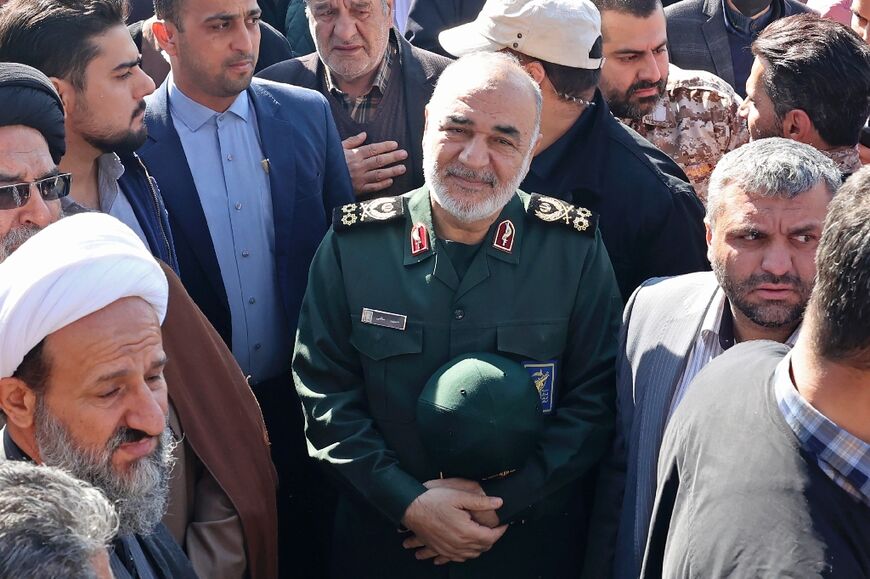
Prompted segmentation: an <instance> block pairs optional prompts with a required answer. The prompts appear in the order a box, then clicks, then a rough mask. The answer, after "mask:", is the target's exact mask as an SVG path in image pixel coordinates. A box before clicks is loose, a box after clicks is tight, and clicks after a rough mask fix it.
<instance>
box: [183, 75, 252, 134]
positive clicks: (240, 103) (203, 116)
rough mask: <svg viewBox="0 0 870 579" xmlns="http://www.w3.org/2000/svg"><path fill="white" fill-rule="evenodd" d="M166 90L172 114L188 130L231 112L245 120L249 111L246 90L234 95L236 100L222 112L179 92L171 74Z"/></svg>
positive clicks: (195, 129) (198, 127)
mask: <svg viewBox="0 0 870 579" xmlns="http://www.w3.org/2000/svg"><path fill="white" fill-rule="evenodd" d="M168 90H169V107H170V109H171V111H172V114H174V115H175V116H176V117H177V118H178V119H179V120H180V121H181V122H182V123H184V125H185V126H186V127H187V128H188V129H189V130H191V131H193V132H196V131H198V130H199V129H201V128H202V126H203V125H205V124H206V123H207V122H209V121H211V120H213V119H215V118H216V117H218V116H220V115H225V114H227V113H232V114H233V115H235V116H237V117H239V118H240V119H242V120H243V121H245V122H247V121H248V118H249V116H250V113H251V108H250V102H249V99H248V91H246V90H245V91H242V92H240V93H239V94H238V96H236V100H234V101H233V104H232V105H230V107H229V108H228V109H227V110H226V112H223V113H219V112H217V111H213V110H212V109H210V108H208V107H207V106H205V105H201V104H199V103H198V102H196V101H195V100H193V99H192V98H190V97H189V96H187V95H186V94H184V93H183V92H181V89H179V88H178V87H177V86H176V85H175V81H174V80H173V79H172V76H170V77H169V86H168Z"/></svg>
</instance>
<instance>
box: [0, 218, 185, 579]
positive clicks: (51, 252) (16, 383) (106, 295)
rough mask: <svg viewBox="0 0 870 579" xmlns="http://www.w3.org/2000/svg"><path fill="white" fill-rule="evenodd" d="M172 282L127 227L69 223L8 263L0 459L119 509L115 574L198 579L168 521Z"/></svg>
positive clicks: (0, 325) (1, 329)
mask: <svg viewBox="0 0 870 579" xmlns="http://www.w3.org/2000/svg"><path fill="white" fill-rule="evenodd" d="M167 300H168V285H167V281H166V276H165V275H164V274H163V271H162V270H161V268H160V265H158V263H157V262H156V261H155V259H154V258H153V257H152V256H151V254H150V253H149V252H148V250H147V249H146V248H145V246H144V245H143V244H142V242H141V241H140V240H139V238H138V237H137V236H136V234H135V233H133V231H132V230H131V229H130V228H128V227H127V226H126V225H123V224H122V223H121V222H119V221H118V220H116V219H115V218H113V217H109V216H107V215H102V214H82V215H76V216H73V217H69V218H67V219H64V220H61V221H59V222H57V223H55V224H53V225H50V226H48V227H46V228H45V229H43V230H42V231H40V232H39V233H36V234H35V235H33V236H32V237H31V238H30V239H29V240H28V241H26V242H25V243H24V244H23V245H22V246H21V247H20V248H18V249H17V250H16V251H15V252H14V253H13V254H12V255H11V256H9V257H8V258H7V259H6V260H5V261H4V262H3V263H2V264H0V343H2V344H3V347H2V349H0V409H2V410H3V412H4V413H5V415H6V419H7V425H6V427H5V428H4V429H3V431H2V438H3V447H2V453H0V460H24V461H33V462H36V463H42V464H47V465H49V466H57V467H61V468H63V469H65V470H67V471H68V472H70V473H71V474H72V475H74V476H76V477H78V478H80V479H82V480H85V481H87V482H90V483H91V484H93V485H94V486H96V487H98V488H100V489H101V490H102V491H103V492H104V493H105V494H106V495H107V496H108V497H109V499H110V500H111V501H112V502H113V503H115V504H116V507H117V509H118V514H119V520H120V526H119V530H118V537H117V539H116V540H115V542H114V549H113V551H112V553H111V559H110V563H111V567H112V572H113V573H114V575H115V577H118V578H126V577H143V578H154V579H161V578H166V579H169V578H186V577H196V574H195V573H194V571H193V568H192V567H191V565H190V562H189V561H188V560H187V558H186V557H185V555H184V553H183V552H182V551H181V549H180V547H179V546H178V545H177V544H176V543H175V542H174V541H173V539H172V538H171V537H170V536H169V534H168V532H167V531H166V529H165V528H164V527H163V525H162V524H161V523H160V520H161V518H162V517H163V514H164V511H165V508H166V501H167V495H168V484H169V474H170V471H171V468H172V459H171V452H172V446H173V444H172V442H171V441H172V435H171V432H170V431H169V429H168V426H167V416H168V400H167V390H166V382H165V380H164V378H163V368H164V366H165V365H166V362H167V358H166V355H165V353H164V352H163V344H162V338H161V332H160V324H161V323H162V322H163V319H164V317H165V315H166V307H167Z"/></svg>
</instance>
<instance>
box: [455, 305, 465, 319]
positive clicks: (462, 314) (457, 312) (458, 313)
mask: <svg viewBox="0 0 870 579" xmlns="http://www.w3.org/2000/svg"><path fill="white" fill-rule="evenodd" d="M453 317H454V318H456V319H457V320H461V319H462V318H464V317H465V310H463V309H461V308H459V309H455V310H453Z"/></svg>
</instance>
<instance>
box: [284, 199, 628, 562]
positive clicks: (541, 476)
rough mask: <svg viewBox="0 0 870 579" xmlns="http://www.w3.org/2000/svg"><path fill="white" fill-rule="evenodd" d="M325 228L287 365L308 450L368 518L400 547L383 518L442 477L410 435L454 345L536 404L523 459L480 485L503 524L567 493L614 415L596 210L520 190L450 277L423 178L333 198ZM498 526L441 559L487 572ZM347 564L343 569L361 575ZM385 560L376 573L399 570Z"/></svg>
mask: <svg viewBox="0 0 870 579" xmlns="http://www.w3.org/2000/svg"><path fill="white" fill-rule="evenodd" d="M530 206H531V207H530ZM334 225H335V230H333V231H330V232H329V233H327V235H326V237H325V238H324V240H323V243H322V245H321V246H320V249H319V250H318V252H317V254H316V256H315V257H314V261H313V262H312V265H311V271H310V276H309V284H308V289H307V292H306V295H305V299H304V301H303V304H302V311H301V315H300V319H299V333H298V339H297V346H296V352H295V355H294V361H293V373H294V379H295V381H296V388H297V391H298V393H299V395H300V398H301V400H302V404H303V406H304V409H305V414H306V436H307V438H308V442H309V450H310V452H311V453H312V455H313V456H314V457H315V458H316V459H318V460H320V461H322V462H323V463H326V464H327V465H329V466H330V467H331V468H332V469H334V471H335V472H337V473H338V475H339V476H340V478H341V479H342V480H343V481H344V482H346V483H347V484H349V487H350V489H352V492H351V493H349V495H350V496H352V497H353V499H354V500H357V499H362V502H363V503H365V504H366V505H369V506H370V507H371V509H372V512H374V511H377V512H378V513H380V515H382V517H381V518H380V523H382V524H383V525H384V526H385V527H387V528H389V529H390V533H391V534H390V533H386V531H385V532H384V533H385V534H384V541H385V542H390V541H392V542H394V544H395V547H396V548H397V549H398V551H397V553H398V554H397V555H396V556H397V557H401V556H403V555H404V553H401V540H402V536H401V535H398V534H397V533H396V530H395V529H396V528H397V527H399V526H400V525H401V522H400V521H401V519H402V517H403V515H404V512H405V510H406V509H407V507H408V506H409V505H410V504H411V502H412V501H413V500H414V499H415V498H416V497H417V496H418V495H420V494H421V493H423V492H424V491H425V490H426V489H425V487H424V486H423V484H422V483H423V482H425V481H427V480H430V479H435V478H439V474H440V473H439V472H438V470H437V469H436V468H435V467H434V466H433V465H432V464H431V463H430V462H429V460H428V459H427V457H426V455H425V452H424V450H423V447H422V445H421V442H420V439H419V437H418V435H417V433H416V428H415V412H416V406H417V398H418V396H419V394H420V391H421V390H422V389H423V387H424V385H425V384H426V381H427V380H428V378H429V377H430V376H431V375H432V374H433V373H434V372H435V371H436V370H437V369H438V368H439V367H440V366H441V365H442V364H444V363H445V362H447V361H448V360H450V359H452V358H454V357H455V356H457V355H459V354H463V353H470V352H494V353H498V354H501V355H504V356H507V357H509V358H512V359H514V360H517V361H519V362H520V363H523V364H524V365H525V366H526V367H527V369H528V370H529V372H530V373H531V374H532V377H533V379H535V380H536V382H537V383H538V386H539V389H540V390H541V391H542V403H543V405H544V408H545V410H547V413H546V415H545V427H544V430H543V432H542V435H541V437H540V442H539V445H538V449H537V451H536V453H535V454H534V456H533V457H532V458H531V459H530V460H529V461H528V463H527V464H526V465H525V466H524V467H523V468H522V469H520V470H519V471H516V472H514V473H513V474H510V475H508V476H507V477H504V478H501V479H495V480H489V481H484V482H482V483H481V484H482V486H483V487H484V489H485V490H486V492H487V494H489V495H491V496H499V497H501V498H503V499H504V505H503V507H502V508H501V509H500V510H499V511H498V515H499V517H500V519H501V520H502V521H503V522H520V521H522V522H524V523H525V522H526V520H533V519H534V518H535V517H538V516H545V515H547V514H554V513H560V509H562V507H563V506H564V504H565V503H566V502H568V499H569V498H570V497H566V494H570V492H568V493H566V492H565V491H570V489H571V488H572V483H575V482H576V481H577V479H578V478H579V477H581V476H583V475H584V474H586V473H588V471H589V470H590V469H591V468H592V467H593V466H594V465H595V464H596V463H597V462H598V461H599V460H600V459H601V457H602V456H603V454H604V452H605V450H606V449H607V447H608V445H609V441H610V436H611V433H612V430H613V426H614V420H615V419H614V413H613V405H614V398H615V390H614V360H615V351H616V341H617V331H618V327H619V323H620V318H621V312H622V304H621V300H620V297H619V290H618V287H617V285H616V281H615V279H614V276H613V270H612V267H611V265H610V260H609V258H608V256H607V253H606V250H605V249H604V245H603V244H602V242H601V236H600V234H599V233H598V232H597V230H596V226H595V217H594V216H593V215H592V214H591V213H590V212H588V211H586V210H583V209H575V208H573V207H571V206H570V205H568V204H566V203H564V202H562V201H558V200H555V199H550V198H546V197H540V196H531V197H530V196H529V195H527V194H525V193H521V192H520V193H518V195H517V196H515V197H514V198H513V199H512V200H511V201H510V202H509V203H508V204H507V205H506V206H505V207H504V209H503V210H502V212H501V214H500V215H499V217H498V218H497V219H496V220H495V222H494V223H493V225H492V227H491V228H490V230H489V232H488V233H487V235H486V237H485V238H484V240H483V242H482V244H481V247H480V250H479V251H478V252H477V254H476V255H475V256H474V258H473V259H472V261H471V263H470V265H468V269H467V272H466V273H465V275H464V276H463V277H462V278H461V279H460V277H459V276H458V275H457V273H456V271H455V270H454V267H453V265H452V264H451V262H450V260H449V258H448V256H447V254H446V252H444V251H443V250H442V251H440V252H439V251H438V250H439V245H438V244H436V237H435V230H434V227H433V224H432V214H431V206H430V201H429V193H428V189H427V188H426V187H423V188H421V189H418V190H416V191H412V192H411V193H408V194H406V195H404V196H402V197H397V198H383V199H377V200H374V201H370V202H365V203H362V204H357V205H351V206H345V207H344V208H341V209H340V210H337V211H336V220H335V221H334ZM560 491H562V492H560ZM357 502H359V501H357ZM339 511H340V512H339V518H340V517H341V516H342V512H341V511H342V509H341V507H340V508H339ZM536 513H537V514H536ZM345 514H346V515H347V513H345ZM347 516H348V517H349V519H354V520H356V521H357V522H359V520H360V519H359V517H358V516H356V515H354V516H350V515H347ZM349 519H348V521H347V524H348V525H352V522H351V521H350V520H349ZM372 524H375V523H372ZM336 527H337V529H339V530H340V529H342V528H344V527H343V524H342V522H341V521H337V525H336ZM360 533H361V534H360V536H359V537H357V540H358V541H360V542H363V543H366V544H367V545H368V546H369V555H371V554H372V553H378V552H379V551H378V549H379V547H376V546H375V545H374V544H373V543H377V538H374V535H372V533H371V532H369V531H368V530H360ZM512 533H513V534H515V535H517V536H518V537H519V536H521V535H520V534H519V531H515V530H514V528H513V527H512V528H510V529H508V531H507V533H506V534H505V536H504V537H503V538H502V539H501V540H500V541H499V542H498V543H496V545H495V546H494V547H493V549H492V550H491V551H490V552H488V553H485V554H483V555H482V556H481V557H480V558H479V559H477V560H475V561H472V562H468V563H462V564H452V565H448V566H447V567H451V568H454V569H461V568H467V569H470V568H476V569H478V571H477V572H475V573H473V574H472V575H469V576H475V575H476V576H481V574H483V575H487V574H488V571H485V570H482V569H490V568H493V569H494V568H496V567H499V565H498V564H497V563H498V559H499V558H505V557H507V558H510V555H511V554H510V553H507V552H506V549H499V546H500V544H501V543H504V544H505V545H509V544H510V541H509V540H508V539H509V538H510V537H511V536H512ZM530 547H531V546H530ZM575 548H576V550H577V551H582V545H576V546H575ZM513 550H514V551H516V548H514V549H513ZM499 552H501V553H502V554H501V555H499V554H498V553H499ZM346 555H347V554H346V553H337V554H336V556H337V557H344V556H346ZM407 556H408V557H409V558H410V561H411V562H412V563H413V564H416V565H419V566H421V567H420V570H419V572H418V571H417V570H415V571H414V576H422V575H421V573H422V572H423V569H436V568H435V567H434V566H433V565H432V563H431V562H416V561H413V557H412V556H411V555H410V553H409V554H408V555H407ZM542 556H547V555H543V554H536V555H534V557H542ZM487 561H490V563H493V564H496V565H495V567H487V566H486V565H487V564H486V562H487ZM357 563H358V564H359V565H361V566H360V567H357V569H358V570H359V572H358V573H356V574H355V575H356V576H366V573H364V572H363V571H362V570H363V569H364V568H365V563H364V562H362V561H358V562H357ZM405 563H407V561H405ZM532 563H534V561H532ZM409 564H410V563H409ZM472 564H473V565H474V566H476V567H473V566H472ZM481 565H483V567H480V566H481ZM410 568H413V567H410ZM542 568H544V567H542ZM396 569H398V568H393V572H392V573H391V574H390V575H389V576H396V577H398V576H404V575H402V572H401V571H398V570H396ZM440 570H441V571H444V569H443V568H441V569H440ZM575 571H576V570H575ZM375 575H376V573H375ZM508 576H522V575H515V574H513V575H508ZM545 576H546V575H545Z"/></svg>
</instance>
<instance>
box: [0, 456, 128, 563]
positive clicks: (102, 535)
mask: <svg viewBox="0 0 870 579" xmlns="http://www.w3.org/2000/svg"><path fill="white" fill-rule="evenodd" d="M117 528H118V517H117V515H116V514H115V510H114V509H113V508H112V505H111V504H110V503H109V501H108V499H106V497H105V496H104V495H103V493H101V492H100V491H99V490H97V489H96V488H94V487H93V486H91V485H89V484H88V483H85V482H82V481H79V480H76V479H74V478H73V477H71V476H70V475H68V474H66V473H65V472H63V471H62V470H60V469H57V468H54V467H49V466H36V465H34V464H30V463H25V462H11V461H10V462H6V463H3V464H0V579H14V578H19V577H28V578H30V579H53V578H55V577H65V578H70V579H92V578H96V573H95V571H94V567H93V558H94V557H95V556H96V555H98V554H99V553H100V551H104V550H105V549H106V547H107V546H108V543H109V541H111V540H112V537H114V535H115V531H116V530H117Z"/></svg>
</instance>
